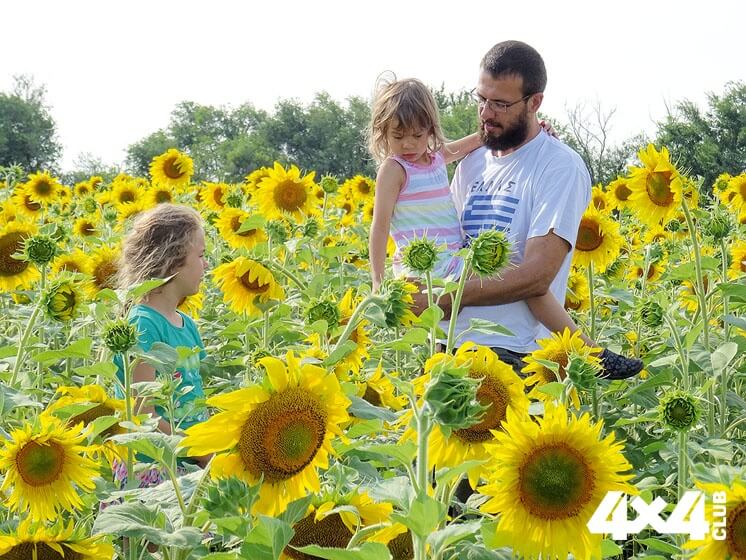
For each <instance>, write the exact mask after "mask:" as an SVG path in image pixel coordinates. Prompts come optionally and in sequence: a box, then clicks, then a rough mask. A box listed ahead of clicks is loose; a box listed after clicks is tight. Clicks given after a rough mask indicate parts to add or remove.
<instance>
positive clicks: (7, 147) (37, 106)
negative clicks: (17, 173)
mask: <svg viewBox="0 0 746 560" xmlns="http://www.w3.org/2000/svg"><path fill="white" fill-rule="evenodd" d="M14 80H15V84H14V88H13V92H12V93H10V94H7V93H0V166H10V165H13V164H19V165H21V166H22V167H24V168H25V169H28V170H33V171H35V170H37V169H50V170H54V168H55V166H56V164H57V160H58V159H59V157H60V155H61V153H62V146H60V144H59V142H58V141H57V138H56V125H55V122H54V119H52V116H51V115H50V114H49V109H48V107H47V106H46V105H45V104H44V97H45V94H46V88H45V87H44V86H37V85H35V84H34V81H33V79H32V78H30V77H29V76H15V77H14Z"/></svg>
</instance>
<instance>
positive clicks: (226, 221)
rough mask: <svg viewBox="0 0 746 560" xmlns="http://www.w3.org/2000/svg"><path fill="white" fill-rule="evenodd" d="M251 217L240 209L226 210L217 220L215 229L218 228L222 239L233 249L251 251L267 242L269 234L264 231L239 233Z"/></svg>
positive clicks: (253, 230)
mask: <svg viewBox="0 0 746 560" xmlns="http://www.w3.org/2000/svg"><path fill="white" fill-rule="evenodd" d="M250 217H251V214H249V213H248V212H246V211H244V210H241V209H240V208H226V209H225V210H223V211H222V212H221V214H220V217H219V218H218V219H217V220H215V227H216V228H218V231H219V232H220V237H222V238H223V239H225V240H226V242H227V243H228V245H230V247H231V248H233V249H240V248H242V247H243V248H245V249H251V248H252V247H255V246H256V245H258V244H260V243H264V242H265V241H267V234H265V233H264V230H262V229H248V230H246V231H243V232H241V233H238V231H239V230H240V229H241V226H242V225H243V223H244V221H245V220H247V219H248V218H250Z"/></svg>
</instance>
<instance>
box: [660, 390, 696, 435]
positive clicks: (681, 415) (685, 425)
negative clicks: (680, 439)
mask: <svg viewBox="0 0 746 560" xmlns="http://www.w3.org/2000/svg"><path fill="white" fill-rule="evenodd" d="M658 411H659V412H660V418H661V421H662V422H663V424H664V425H665V426H667V427H668V428H670V429H671V430H676V431H688V430H691V429H692V428H694V426H695V425H696V424H697V421H698V420H699V418H700V416H701V415H702V407H701V406H700V404H699V402H698V400H697V398H696V397H695V396H694V395H691V394H689V393H686V392H684V391H672V392H670V393H668V394H667V395H665V396H664V397H663V398H662V399H661V400H660V404H659V405H658Z"/></svg>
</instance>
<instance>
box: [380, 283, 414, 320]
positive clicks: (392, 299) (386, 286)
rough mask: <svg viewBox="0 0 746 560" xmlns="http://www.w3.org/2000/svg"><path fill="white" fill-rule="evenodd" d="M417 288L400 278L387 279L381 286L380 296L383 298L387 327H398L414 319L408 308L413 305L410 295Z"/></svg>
mask: <svg viewBox="0 0 746 560" xmlns="http://www.w3.org/2000/svg"><path fill="white" fill-rule="evenodd" d="M416 291H417V287H416V286H415V285H414V284H412V283H410V282H407V281H406V280H403V279H401V278H393V279H392V278H388V279H386V280H384V282H383V284H382V286H381V294H383V295H384V296H385V299H386V304H385V306H384V310H383V311H384V315H385V316H386V326H387V327H399V326H401V325H402V324H405V323H407V322H408V321H409V320H412V319H415V318H416V317H415V316H414V314H413V313H412V312H411V311H410V310H409V308H410V307H411V306H412V305H413V304H414V299H413V298H412V295H411V294H413V293H414V292H416Z"/></svg>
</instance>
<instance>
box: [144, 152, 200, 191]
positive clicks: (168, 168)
mask: <svg viewBox="0 0 746 560" xmlns="http://www.w3.org/2000/svg"><path fill="white" fill-rule="evenodd" d="M193 173H194V162H193V161H192V158H190V157H189V156H188V155H186V154H184V153H182V152H180V151H179V150H175V149H173V148H172V149H170V150H168V151H166V152H165V153H163V154H161V155H159V156H156V157H154V158H153V161H152V163H151V164H150V175H151V177H152V178H153V181H154V182H155V183H160V184H164V185H169V186H172V187H177V188H178V187H183V186H186V185H188V184H189V180H190V179H191V178H192V174H193Z"/></svg>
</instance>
